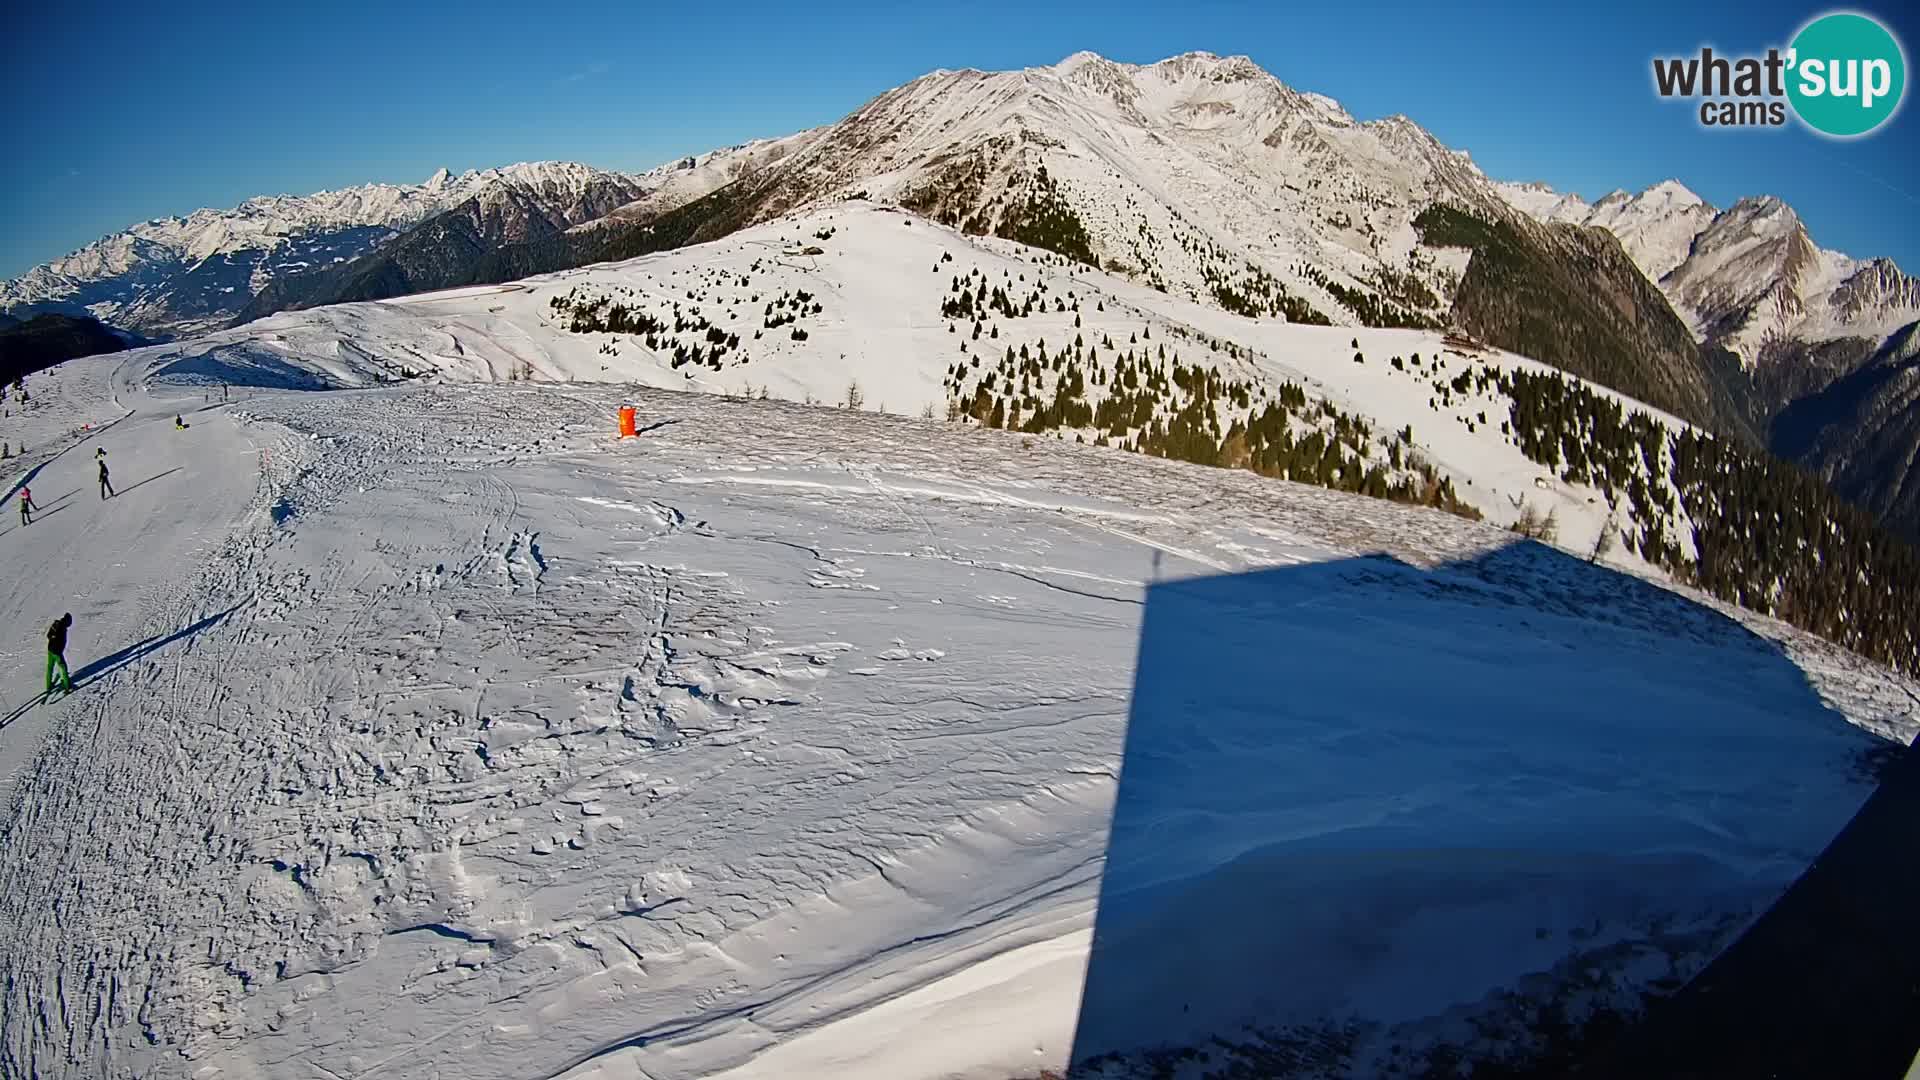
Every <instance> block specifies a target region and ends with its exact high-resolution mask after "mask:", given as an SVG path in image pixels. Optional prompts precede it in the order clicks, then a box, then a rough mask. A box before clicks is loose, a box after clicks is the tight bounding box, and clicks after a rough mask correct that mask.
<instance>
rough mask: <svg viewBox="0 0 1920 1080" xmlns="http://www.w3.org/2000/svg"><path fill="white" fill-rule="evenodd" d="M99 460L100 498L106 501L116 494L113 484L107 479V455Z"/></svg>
mask: <svg viewBox="0 0 1920 1080" xmlns="http://www.w3.org/2000/svg"><path fill="white" fill-rule="evenodd" d="M97 460H98V461H99V462H100V498H101V499H103V500H104V499H105V498H107V497H108V496H109V495H112V494H114V490H113V482H112V481H111V480H108V479H107V458H106V455H104V454H102V455H101V456H100V457H99V458H98V459H97Z"/></svg>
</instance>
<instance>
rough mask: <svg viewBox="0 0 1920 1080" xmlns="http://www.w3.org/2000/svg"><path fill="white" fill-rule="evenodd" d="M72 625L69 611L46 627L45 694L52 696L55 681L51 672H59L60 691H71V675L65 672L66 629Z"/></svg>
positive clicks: (71, 616)
mask: <svg viewBox="0 0 1920 1080" xmlns="http://www.w3.org/2000/svg"><path fill="white" fill-rule="evenodd" d="M71 626H73V615H72V614H71V613H69V614H66V615H62V616H60V617H59V618H57V619H55V620H53V624H52V625H50V626H48V627H47V696H48V697H52V696H53V690H54V686H55V683H54V681H53V673H54V672H55V671H58V672H59V673H60V682H59V683H58V685H59V688H60V692H61V693H63V694H64V693H72V692H73V677H72V676H71V675H69V674H68V673H67V656H66V653H67V630H68V628H69V627H71Z"/></svg>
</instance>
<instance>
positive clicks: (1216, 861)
mask: <svg viewBox="0 0 1920 1080" xmlns="http://www.w3.org/2000/svg"><path fill="white" fill-rule="evenodd" d="M1878 743H1879V740H1876V739H1874V738H1873V737H1872V736H1871V735H1869V734H1867V733H1865V732H1862V731H1860V730H1859V729H1857V728H1854V727H1853V726H1851V725H1849V724H1848V723H1847V722H1846V721H1845V719H1844V718H1842V717H1841V716H1840V715H1839V714H1838V713H1836V712H1834V711H1832V710H1830V709H1828V708H1827V707H1826V706H1825V705H1824V704H1823V703H1822V702H1821V701H1820V699H1819V698H1818V696H1817V695H1816V694H1815V693H1814V691H1813V690H1812V688H1811V687H1810V686H1809V685H1808V684H1807V682H1806V680H1805V678H1804V676H1803V674H1802V673H1801V671H1800V670H1799V669H1798V668H1797V667H1796V666H1795V665H1794V664H1792V663H1791V662H1790V661H1789V660H1788V659H1787V658H1786V657H1785V656H1784V655H1782V653H1781V652H1780V651H1779V649H1778V648H1777V647H1776V646H1775V645H1773V644H1772V643H1771V642H1768V641H1766V640H1765V639H1762V638H1760V637H1758V636H1757V635H1754V634H1753V633H1751V632H1749V631H1747V630H1746V629H1745V628H1743V627H1741V626H1740V625H1739V624H1738V623H1736V622H1735V621H1733V620H1732V619H1729V618H1727V617H1726V616H1724V615H1721V614H1720V613H1718V612H1716V611H1714V610H1712V609H1710V608H1707V607H1704V606H1701V605H1698V604H1695V603H1693V602H1691V601H1689V600H1687V599H1686V598H1684V597H1681V596H1679V595H1677V594H1675V593H1672V592H1669V591H1667V590H1664V589H1660V588H1658V587H1656V586H1653V585H1650V584H1648V583H1646V582H1643V581H1640V580H1638V579H1636V578H1633V577H1630V576H1628V575H1624V574H1620V573H1618V572H1615V571H1612V570H1609V569H1606V568H1603V567H1598V566H1592V565H1589V564H1587V563H1585V562H1583V561H1581V560H1579V559H1575V558H1572V557H1570V556H1567V555H1565V554H1563V553H1561V552H1559V551H1557V550H1555V549H1552V548H1547V547H1544V546H1541V545H1538V544H1533V543H1518V544H1513V545H1510V546H1506V547H1503V548H1500V549H1498V550H1496V551H1493V552H1490V553H1488V554H1486V555H1484V556H1481V557H1478V558H1475V559H1471V560H1466V561H1462V562H1458V563H1452V564H1447V565H1442V566H1439V567H1436V568H1433V569H1431V570H1429V569H1422V568H1418V567H1414V566H1411V565H1408V564H1406V563H1403V562H1400V561H1398V560H1396V559H1392V558H1389V557H1385V556H1374V557H1362V558H1352V559H1344V560H1338V561H1333V562H1322V563H1311V564H1303V565H1299V566H1293V567H1286V568H1280V569H1269V570H1262V571H1258V572H1252V573H1245V574H1233V575H1223V576H1216V577H1203V578H1192V579H1185V580H1167V581H1161V582H1158V583H1156V584H1154V585H1153V586H1151V587H1150V588H1149V589H1148V590H1147V605H1146V610H1145V613H1144V616H1143V621H1142V626H1141V634H1140V647H1139V656H1138V661H1137V665H1136V668H1135V683H1134V687H1133V698H1132V705H1131V708H1130V714H1129V718H1128V726H1127V736H1126V744H1125V750H1124V758H1123V764H1122V769H1121V778H1120V784H1119V788H1118V791H1117V794H1116V798H1115V806H1114V812H1113V822H1112V829H1111V835H1110V840H1109V845H1108V851H1107V860H1106V867H1105V870H1104V874H1103V877H1102V882H1101V889H1100V900H1099V908H1098V912H1097V915H1096V919H1095V926H1094V934H1093V946H1092V949H1091V951H1090V955H1089V961H1088V969H1087V976H1086V984H1085V990H1084V995H1083V998H1082V1002H1081V1010H1080V1015H1079V1020H1078V1024H1077V1029H1076V1033H1075V1039H1074V1047H1073V1051H1072V1058H1071V1060H1072V1061H1073V1062H1074V1063H1075V1064H1074V1067H1073V1069H1072V1075H1073V1076H1074V1077H1075V1078H1079V1077H1087V1076H1100V1077H1135V1076H1167V1077H1174V1076H1182V1077H1184V1076H1206V1075H1220V1076H1276V1077H1278V1076H1314V1077H1335V1076H1354V1077H1362V1076H1407V1077H1414V1076H1464V1075H1468V1074H1469V1073H1470V1074H1471V1075H1473V1076H1476V1077H1487V1076H1504V1077H1518V1076H1560V1075H1566V1074H1567V1073H1568V1072H1569V1070H1570V1069H1571V1068H1573V1067H1574V1066H1575V1065H1576V1063H1578V1062H1580V1061H1582V1060H1584V1059H1586V1058H1587V1057H1588V1056H1590V1055H1591V1054H1593V1053H1595V1052H1597V1051H1599V1050H1601V1049H1604V1048H1605V1047H1607V1046H1609V1045H1612V1044H1613V1043H1614V1041H1615V1040H1617V1039H1618V1038H1620V1036H1621V1035H1622V1033H1623V1032H1626V1031H1629V1030H1631V1029H1632V1028H1633V1026H1634V1025H1635V1024H1637V1023H1638V1022H1639V1021H1640V1018H1641V1017H1642V1016H1644V1015H1646V1014H1647V1011H1648V1007H1649V1005H1650V1004H1652V1003H1654V1002H1656V1001H1659V1000H1660V999H1661V998H1663V997H1665V996H1667V995H1671V994H1672V993H1673V992H1674V991H1675V990H1676V989H1677V988H1679V987H1680V986H1682V985H1683V984H1685V983H1686V982H1687V981H1688V980H1689V979H1691V978H1693V977H1694V976H1695V975H1696V974H1698V973H1699V972H1700V970H1701V969H1702V968H1703V967H1704V966H1705V965H1706V964H1707V962H1708V961H1709V960H1711V959H1712V958H1713V957H1714V956H1715V955H1717V954H1719V953H1720V952H1722V951H1723V950H1725V949H1726V947H1727V946H1728V944H1729V943H1730V942H1732V941H1733V940H1734V939H1735V938H1736V937H1738V936H1739V935H1740V933H1741V932H1742V931H1743V930H1744V929H1745V928H1746V927H1747V926H1748V925H1749V924H1751V923H1752V921H1753V919H1754V918H1755V917H1756V916H1757V915H1759V914H1760V913H1761V912H1762V911H1764V910H1765V909H1766V908H1767V907H1768V905H1770V904H1772V903H1773V902H1774V901H1775V900H1776V899H1777V898H1778V897H1779V896H1780V895H1781V893H1782V891H1783V890H1785V889H1786V887H1787V886H1788V885H1789V884H1790V883H1791V882H1792V881H1793V880H1794V879H1795V878H1796V877H1797V876H1798V875H1799V874H1800V873H1801V872H1802V871H1803V870H1805V869H1806V868H1807V866H1808V865H1809V863H1810V862H1811V861H1812V860H1813V859H1814V857H1815V856H1816V855H1817V854H1819V852H1820V851H1821V850H1822V848H1823V847H1825V846H1826V845H1827V844H1828V842H1829V841H1830V840H1832V839H1833V837H1834V836H1835V834H1836V832H1837V831H1838V830H1840V828H1841V827H1842V826H1843V825H1844V824H1845V823H1846V821H1847V819H1848V817H1849V816H1851V815H1852V814H1853V813H1854V812H1855V811H1856V810H1858V809H1859V808H1860V806H1861V804H1862V802H1863V800H1864V799H1865V797H1866V795H1867V793H1868V791H1869V790H1870V788H1871V779H1870V778H1869V777H1868V776H1867V775H1866V772H1865V769H1864V768H1863V763H1864V762H1865V761H1866V760H1867V758H1869V757H1870V756H1871V755H1872V753H1873V751H1874V748H1875V746H1876V745H1877V744H1878ZM1912 771H1913V769H1912V768H1911V767H1910V768H1908V770H1907V772H1908V773H1911V772H1912ZM1908 801H1909V802H1911V801H1912V798H1911V797H1909V798H1908ZM1907 820H1909V821H1910V820H1913V818H1912V817H1911V816H1909V817H1908V819H1907ZM1912 848H1913V845H1911V844H1907V845H1905V849H1904V850H1912ZM1907 861H1908V862H1909V863H1911V862H1912V861H1913V860H1912V859H1911V858H1908V859H1907ZM1906 873H1907V875H1908V876H1907V878H1906V879H1905V880H1907V881H1908V883H1909V886H1910V887H1909V889H1908V893H1911V892H1913V891H1914V890H1913V889H1912V888H1911V879H1912V869H1911V867H1910V866H1909V867H1908V868H1907V870H1906ZM1902 905H1903V906H1902V907H1901V908H1900V909H1899V910H1902V911H1911V910H1914V909H1915V905H1914V903H1913V902H1912V901H1911V900H1905V899H1903V901H1902ZM1775 974H1776V976H1777V977H1778V978H1791V977H1792V976H1791V975H1790V974H1788V973H1785V972H1776V973H1775ZM1912 986H1913V984H1912V983H1911V982H1910V983H1908V984H1907V988H1906V990H1905V991H1904V994H1905V996H1904V997H1902V998H1901V999H1900V1000H1901V1001H1902V1003H1903V1007H1904V1008H1905V1010H1906V1012H1905V1013H1904V1014H1903V1015H1910V1016H1916V1017H1920V1010H1916V1009H1915V1008H1914V1007H1913V1006H1914V1001H1913V990H1912ZM1842 992H1847V991H1846V990H1845V988H1842ZM1822 1019H1823V1020H1824V1019H1832V1020H1833V1021H1834V1023H1835V1024H1839V1023H1840V1022H1841V1018H1840V1017H1839V1015H1838V1014H1836V1013H1835V1012H1834V1011H1833V1010H1829V1011H1828V1012H1827V1013H1825V1014H1822ZM1840 1030H1841V1029H1840V1028H1839V1027H1834V1028H1831V1029H1822V1030H1806V1029H1804V1028H1803V1029H1802V1030H1801V1031H1799V1032H1797V1034H1796V1037H1798V1038H1801V1039H1805V1040H1808V1041H1809V1042H1810V1044H1819V1045H1822V1046H1826V1047H1831V1046H1834V1045H1838V1040H1839V1039H1841V1038H1842V1037H1850V1034H1851V1033H1848V1036H1843V1035H1842V1034H1841V1033H1840ZM1862 1034H1863V1035H1871V1034H1872V1033H1871V1032H1863V1033H1862ZM1882 1049H1884V1048H1882ZM1906 1053H1907V1054H1908V1055H1911V1053H1912V1046H1911V1045H1908V1046H1907V1048H1906ZM1842 1071H1843V1072H1844V1071H1845V1070H1842ZM1830 1074H1831V1075H1838V1074H1837V1073H1830ZM1596 1075H1598V1074H1596ZM1641 1075H1653V1074H1648V1073H1642V1074H1641ZM1861 1075H1865V1074H1861Z"/></svg>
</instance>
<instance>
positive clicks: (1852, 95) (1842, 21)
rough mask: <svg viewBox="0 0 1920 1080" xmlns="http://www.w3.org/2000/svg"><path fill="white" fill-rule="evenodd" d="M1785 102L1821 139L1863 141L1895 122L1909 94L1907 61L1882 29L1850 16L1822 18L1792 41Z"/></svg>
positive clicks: (1866, 18)
mask: <svg viewBox="0 0 1920 1080" xmlns="http://www.w3.org/2000/svg"><path fill="white" fill-rule="evenodd" d="M1788 57H1789V59H1788V63H1789V64H1790V65H1791V71H1790V73H1789V75H1788V79H1787V100H1789V101H1791V102H1792V103H1793V111H1794V112H1795V113H1798V114H1799V116H1800V119H1801V121H1802V122H1803V123H1805V124H1806V125H1807V126H1808V127H1810V128H1812V129H1813V130H1815V131H1818V132H1820V133H1821V134H1824V135H1832V136H1835V137H1837V138H1843V139H1846V138H1852V137H1854V136H1856V135H1865V134H1866V133H1867V132H1869V131H1872V130H1873V129H1874V128H1877V127H1879V126H1880V125H1881V124H1884V123H1886V122H1887V120H1888V119H1889V118H1890V117H1892V116H1893V114H1894V112H1895V110H1897V109H1899V107H1900V98H1901V97H1902V96H1903V95H1904V94H1905V93H1906V89H1907V58H1906V54H1905V53H1904V52H1902V51H1901V48H1900V42H1899V41H1897V40H1895V38H1894V36H1893V34H1892V33H1890V32H1889V31H1888V30H1887V28H1886V27H1884V26H1881V25H1880V24H1879V23H1878V22H1876V21H1875V20H1873V19H1871V18H1869V17H1867V16H1865V15H1856V14H1854V13H1852V12H1836V13H1835V14H1832V15H1822V16H1820V17H1819V18H1817V19H1815V20H1813V21H1812V22H1810V23H1808V24H1807V25H1806V26H1805V27H1803V28H1801V30H1800V33H1798V34H1796V35H1794V39H1793V44H1792V46H1791V51H1790V52H1789V53H1788Z"/></svg>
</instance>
